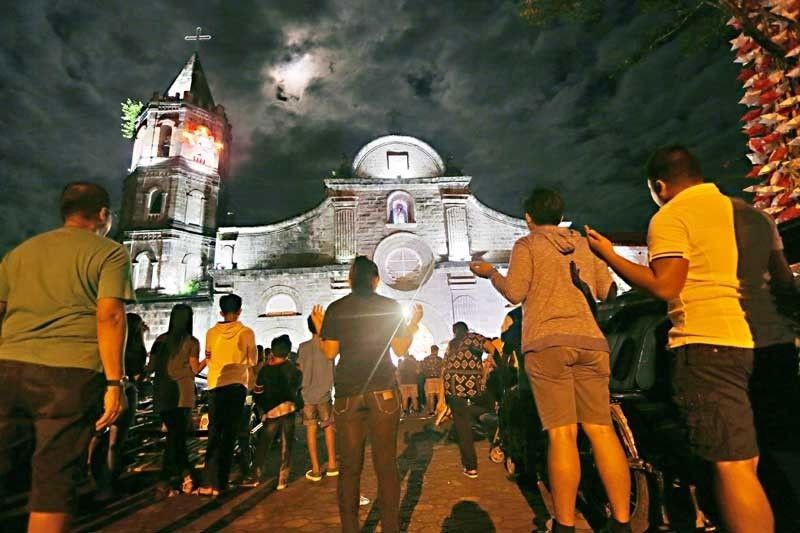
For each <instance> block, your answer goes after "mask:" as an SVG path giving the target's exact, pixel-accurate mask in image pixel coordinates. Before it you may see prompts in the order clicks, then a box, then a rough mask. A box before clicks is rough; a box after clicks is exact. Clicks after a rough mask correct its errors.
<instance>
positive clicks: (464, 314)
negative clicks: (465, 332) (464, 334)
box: [453, 295, 479, 327]
mask: <svg viewBox="0 0 800 533" xmlns="http://www.w3.org/2000/svg"><path fill="white" fill-rule="evenodd" d="M478 316H479V314H478V302H477V301H476V300H475V298H473V297H472V296H466V295H464V296H459V297H457V298H456V299H455V300H453V320H454V321H456V322H466V323H467V325H469V326H470V327H473V326H474V324H472V323H470V322H474V321H475V318H476V317H478Z"/></svg>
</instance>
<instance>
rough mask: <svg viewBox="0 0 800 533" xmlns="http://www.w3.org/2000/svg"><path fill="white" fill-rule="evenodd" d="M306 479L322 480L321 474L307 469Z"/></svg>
mask: <svg viewBox="0 0 800 533" xmlns="http://www.w3.org/2000/svg"><path fill="white" fill-rule="evenodd" d="M328 475H330V474H328ZM306 479H307V480H309V481H313V482H314V483H316V482H318V481H322V474H320V473H317V472H314V471H313V470H309V471H308V472H306Z"/></svg>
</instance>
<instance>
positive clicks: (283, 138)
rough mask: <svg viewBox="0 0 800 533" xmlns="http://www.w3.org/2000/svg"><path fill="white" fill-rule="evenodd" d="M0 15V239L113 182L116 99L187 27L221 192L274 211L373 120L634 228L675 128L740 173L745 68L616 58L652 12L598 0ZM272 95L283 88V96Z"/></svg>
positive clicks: (118, 179) (163, 75)
mask: <svg viewBox="0 0 800 533" xmlns="http://www.w3.org/2000/svg"><path fill="white" fill-rule="evenodd" d="M5 8H6V10H5V12H4V17H3V18H2V19H1V20H0V37H2V39H1V40H0V42H1V43H2V45H0V91H1V93H2V102H3V106H2V107H0V124H2V126H3V131H2V133H0V183H1V184H2V185H0V227H2V228H3V229H2V230H1V231H0V253H2V252H3V251H5V250H7V249H8V248H9V247H10V246H12V245H13V244H14V243H17V242H19V241H20V240H22V239H24V238H25V237H27V236H29V235H31V234H34V233H36V232H39V231H42V230H43V229H46V228H47V227H49V226H52V225H54V224H57V223H58V221H57V217H56V210H55V203H56V198H57V195H58V192H59V191H60V189H61V187H62V186H63V184H64V183H65V182H66V181H69V180H73V179H94V180H97V181H99V182H101V183H103V184H105V185H106V186H108V187H109V189H110V190H111V191H112V194H113V196H114V198H115V200H118V199H119V196H120V192H121V185H122V180H123V178H124V176H125V173H126V169H127V166H128V165H129V162H130V150H131V145H130V144H129V143H128V142H127V141H125V140H123V139H122V138H121V136H120V135H119V133H118V130H119V102H121V101H124V100H125V99H126V98H129V97H131V98H136V99H141V100H146V99H147V98H148V97H149V96H150V95H151V94H152V93H153V92H154V91H159V92H161V91H163V90H164V89H165V88H166V85H167V83H168V82H169V81H170V80H171V79H172V78H173V77H174V75H175V73H176V72H177V70H178V69H179V68H180V67H181V65H182V64H183V62H184V61H185V59H186V57H187V56H188V55H189V53H191V51H192V45H190V44H188V43H185V42H184V41H183V36H184V35H186V34H192V33H193V32H194V28H195V26H198V25H200V26H202V27H203V30H204V32H209V33H211V34H212V35H213V36H214V37H213V40H212V41H210V42H208V43H204V44H203V45H202V50H201V56H202V61H203V65H204V68H205V70H206V73H207V76H208V79H209V83H210V85H211V88H212V91H213V93H214V98H215V100H216V101H217V102H219V103H222V104H223V105H225V107H226V109H227V112H228V116H229V118H230V120H231V122H232V124H233V128H234V129H233V140H234V144H233V147H232V151H231V156H232V160H233V170H232V173H231V176H230V177H229V178H228V180H229V182H228V189H229V202H230V205H229V208H230V209H232V210H234V211H235V212H236V215H237V222H239V223H242V224H252V223H260V222H271V221H275V220H278V219H281V218H284V217H287V216H290V215H292V214H296V213H299V212H302V211H304V210H306V209H309V208H311V207H313V206H315V205H316V204H317V203H319V202H320V201H321V200H322V198H323V187H322V179H323V178H324V177H325V176H327V175H328V174H329V171H330V170H331V169H335V168H337V167H338V166H339V164H340V161H341V157H342V154H343V153H344V154H347V156H348V157H353V156H354V155H355V153H356V152H357V151H358V149H359V148H360V147H361V146H362V145H363V144H365V143H367V142H369V141H370V140H372V139H373V138H375V137H377V136H379V135H384V134H387V133H404V134H408V135H414V136H418V137H420V138H422V139H424V140H426V141H427V142H429V143H430V144H432V145H433V146H434V147H435V148H436V149H438V150H439V152H440V153H441V154H442V156H443V157H447V156H448V155H451V154H452V155H453V157H454V160H455V162H456V164H457V165H458V166H459V167H462V168H463V169H464V170H465V171H466V172H467V173H469V174H471V175H473V176H474V180H473V190H474V191H475V192H476V194H477V195H478V196H479V197H480V198H481V199H482V200H483V201H484V202H486V203H488V204H489V205H491V206H492V207H494V208H497V209H500V210H502V211H505V212H507V213H511V214H518V213H519V205H520V201H521V198H522V197H523V195H524V194H525V193H526V192H527V191H528V190H529V189H530V188H531V187H533V186H536V185H545V186H553V187H557V188H559V189H561V190H562V191H563V192H564V194H565V196H566V197H567V200H568V204H569V215H570V217H571V218H573V219H574V220H575V221H576V222H578V223H584V222H588V223H590V224H593V225H596V226H598V227H601V228H604V229H607V230H643V229H644V228H646V223H647V219H648V217H649V216H650V215H651V214H652V211H653V209H652V207H651V205H650V204H649V200H648V196H647V194H646V192H645V191H644V189H643V183H642V182H643V177H642V173H641V167H642V164H643V162H644V161H645V159H646V157H647V155H648V153H649V152H650V151H651V150H652V149H653V148H654V147H656V146H658V145H661V144H665V143H670V142H684V143H686V144H687V145H689V146H691V147H693V148H694V149H695V150H696V151H697V152H698V153H699V155H700V156H701V158H702V159H703V161H704V164H705V168H706V170H707V173H708V174H709V176H712V177H715V178H717V179H718V180H719V181H720V183H722V184H723V185H724V188H726V190H728V191H730V192H736V191H737V190H738V189H740V188H741V186H742V183H741V182H742V180H741V179H739V178H738V177H739V176H741V175H742V174H743V173H744V172H745V167H746V165H745V160H744V157H743V156H744V153H745V144H744V143H745V138H744V137H743V136H742V135H741V133H740V132H739V123H738V122H737V120H738V117H739V115H740V114H741V113H742V109H741V108H740V106H738V104H737V103H736V102H737V100H738V99H739V97H740V93H741V87H740V85H739V83H738V82H737V80H736V74H737V65H735V64H733V63H732V56H731V54H730V52H729V51H728V49H727V43H725V42H724V40H723V39H722V38H720V41H719V45H718V46H716V47H713V48H710V49H701V50H695V51H692V52H691V53H689V54H687V53H686V52H685V50H683V49H682V47H681V46H680V44H679V43H678V42H674V43H669V44H668V45H667V46H665V47H663V48H661V49H660V50H658V51H656V52H655V53H652V54H650V55H648V56H647V57H645V59H644V60H643V61H641V62H639V63H637V64H636V65H635V66H632V67H630V68H627V69H620V66H621V65H622V62H623V61H624V59H625V58H626V57H628V56H630V55H631V54H632V53H633V52H635V51H636V49H637V48H638V47H639V46H640V45H641V42H643V37H646V36H648V35H651V34H652V32H653V28H658V27H659V26H660V25H661V24H662V23H663V20H662V18H663V16H662V15H660V14H659V13H657V12H654V13H647V14H639V13H637V12H636V11H635V10H633V9H632V8H630V7H629V6H628V5H627V3H626V2H623V1H622V0H615V1H613V2H609V7H608V9H607V13H606V15H605V16H604V17H603V18H602V19H601V20H599V21H596V22H594V23H593V24H592V25H591V26H589V25H583V24H575V25H556V26H553V27H550V28H546V29H536V28H532V27H530V26H528V25H527V24H525V22H524V21H522V20H521V19H520V17H519V16H517V13H516V11H515V6H514V2H509V1H501V0H496V1H485V2H463V1H459V0H442V1H441V2H430V1H427V0H405V1H402V0H400V1H396V2H379V3H376V2H370V1H367V0H329V1H310V0H309V1H293V2H261V1H259V0H240V1H237V2H187V1H182V2H178V1H162V2H151V3H148V4H147V6H146V7H142V5H141V4H140V3H135V2H122V1H119V0H117V1H110V2H105V3H103V4H102V6H101V7H97V6H95V5H89V3H86V2H81V1H79V0H72V1H59V2H45V1H31V2H14V3H12V4H11V5H9V6H5ZM279 95H280V97H279Z"/></svg>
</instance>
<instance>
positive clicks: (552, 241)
mask: <svg viewBox="0 0 800 533" xmlns="http://www.w3.org/2000/svg"><path fill="white" fill-rule="evenodd" d="M563 210H564V201H563V200H562V199H561V196H560V195H559V194H558V193H557V192H556V191H552V190H548V189H535V190H534V191H533V192H532V193H531V195H530V196H529V197H528V199H527V200H526V201H525V220H526V222H527V223H528V228H529V229H530V233H529V234H528V235H527V236H525V237H522V238H521V239H519V240H518V241H517V242H516V243H515V244H514V248H513V249H512V252H511V260H510V263H509V268H508V273H507V275H505V276H503V275H502V274H500V273H499V272H498V271H497V270H495V268H494V267H493V266H492V265H490V264H488V263H484V262H481V261H479V262H473V263H472V264H471V265H470V268H471V270H472V272H473V273H474V274H475V275H477V276H479V277H482V278H486V279H489V280H491V282H492V285H494V287H495V288H496V289H497V290H498V291H499V292H500V294H502V295H503V296H504V297H505V298H506V299H507V300H508V301H509V302H511V303H513V304H518V303H522V309H523V313H522V352H523V354H524V362H525V370H526V372H527V374H528V377H529V379H530V383H531V388H532V389H533V395H534V399H535V400H536V407H537V410H538V411H539V416H540V418H541V420H542V426H543V428H544V429H545V431H547V435H548V439H549V444H550V445H549V447H548V454H547V455H548V457H547V467H548V473H549V477H550V489H551V492H552V494H553V502H554V506H555V521H554V523H553V531H554V532H560V531H574V529H575V498H576V495H577V491H578V483H579V481H580V460H579V457H578V445H577V435H578V424H581V427H582V428H583V430H584V432H585V433H586V435H587V436H588V437H589V440H590V441H591V443H592V450H593V453H594V458H595V462H596V463H597V467H598V471H599V473H600V476H601V478H602V480H603V485H604V486H605V489H606V492H607V494H608V499H609V501H610V503H611V507H612V518H611V521H610V524H609V531H612V532H615V531H630V524H629V521H630V472H629V471H628V462H627V459H626V458H625V454H624V452H623V450H622V446H621V444H620V442H619V439H618V438H617V435H616V433H615V432H614V428H613V426H612V423H611V409H610V397H609V390H608V382H609V376H610V368H609V347H608V343H607V342H606V339H605V337H604V336H603V333H602V332H601V331H600V328H599V326H598V325H597V322H596V321H595V318H594V315H593V312H592V307H591V305H590V304H591V303H593V300H594V298H600V299H602V300H605V299H606V298H608V297H609V295H610V294H612V293H613V292H614V289H613V287H614V283H613V281H612V278H611V275H610V273H609V271H608V266H607V265H606V264H605V263H604V262H603V261H601V260H599V259H597V258H596V257H595V256H594V254H592V251H591V250H590V249H589V245H588V244H587V242H586V239H585V238H583V237H582V236H581V235H580V234H579V233H577V232H575V231H572V230H570V229H568V228H561V227H559V223H560V222H561V220H562V212H563ZM584 293H587V294H588V298H587V294H584ZM590 300H591V301H590Z"/></svg>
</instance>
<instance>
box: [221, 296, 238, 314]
mask: <svg viewBox="0 0 800 533" xmlns="http://www.w3.org/2000/svg"><path fill="white" fill-rule="evenodd" d="M219 309H220V311H222V312H223V313H225V314H226V315H227V314H228V313H236V312H237V311H241V310H242V297H241V296H239V295H238V294H233V293H231V294H226V295H225V296H223V297H222V298H220V299H219Z"/></svg>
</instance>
